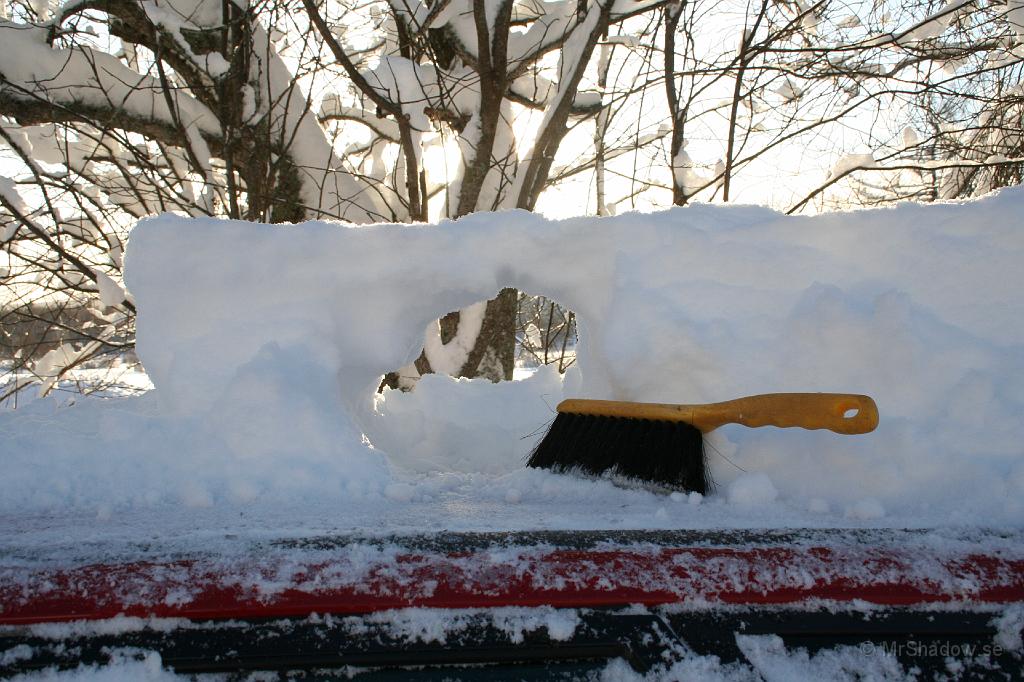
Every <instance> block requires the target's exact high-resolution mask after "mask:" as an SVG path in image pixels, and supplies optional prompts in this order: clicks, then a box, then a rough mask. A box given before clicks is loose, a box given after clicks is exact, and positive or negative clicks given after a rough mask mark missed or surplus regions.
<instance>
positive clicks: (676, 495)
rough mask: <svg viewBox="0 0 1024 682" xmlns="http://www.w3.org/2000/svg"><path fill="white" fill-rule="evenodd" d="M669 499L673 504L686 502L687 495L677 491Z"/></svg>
mask: <svg viewBox="0 0 1024 682" xmlns="http://www.w3.org/2000/svg"><path fill="white" fill-rule="evenodd" d="M668 498H669V499H670V500H672V501H673V502H683V501H684V500H686V495H685V494H684V493H681V492H679V491H676V492H674V493H672V494H671V495H669V496H668Z"/></svg>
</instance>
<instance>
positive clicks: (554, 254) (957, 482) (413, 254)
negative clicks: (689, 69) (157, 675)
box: [0, 189, 1024, 542]
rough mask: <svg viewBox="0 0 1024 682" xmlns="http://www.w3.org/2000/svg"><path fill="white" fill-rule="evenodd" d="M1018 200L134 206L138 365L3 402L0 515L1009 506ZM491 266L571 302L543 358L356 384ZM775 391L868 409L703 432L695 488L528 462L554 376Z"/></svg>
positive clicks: (1019, 489) (587, 391)
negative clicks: (130, 393) (630, 209)
mask: <svg viewBox="0 0 1024 682" xmlns="http://www.w3.org/2000/svg"><path fill="white" fill-rule="evenodd" d="M1022 215H1024V191H1022V190H1019V189H1011V190H1006V191H1003V192H1002V193H1000V194H998V195H994V196H990V197H988V198H985V199H983V200H980V201H977V202H974V203H964V204H942V205H932V206H920V205H914V204H903V205H899V206H896V207H893V208H888V209H882V210H872V211H858V212H849V213H836V214H829V215H822V216H817V217H785V216H781V215H779V214H777V213H774V212H772V211H770V210H767V209H762V208H755V207H715V206H704V205H696V206H692V207H688V208H685V209H674V210H671V211H666V212H663V213H654V214H639V213H635V214H627V215H622V216H617V217H610V218H601V219H595V218H579V219H570V220H564V221H550V220H546V219H544V218H543V217H541V216H539V215H534V214H529V213H525V212H518V211H511V212H501V213H488V214H477V215H471V216H468V217H466V218H463V219H461V220H458V221H454V222H444V223H441V224H437V225H417V226H408V225H378V226H372V227H358V228H357V227H349V226H346V225H339V224H327V223H316V222H313V223H306V224H303V225H295V226H267V225H253V224H245V223H241V222H229V221H221V220H213V219H210V220H185V219H180V218H177V217H174V216H163V217H159V218H153V219H149V220H145V221H143V222H142V223H141V224H140V225H139V227H138V228H136V230H135V231H134V233H133V234H132V237H131V241H130V244H129V247H128V255H127V279H126V283H127V286H128V289H129V291H130V295H132V296H133V297H134V299H135V300H136V301H137V303H138V306H139V311H140V312H139V317H138V353H139V355H140V357H141V359H142V362H143V364H144V365H145V367H146V369H147V371H148V373H149V375H150V377H151V379H152V381H153V383H154V384H155V387H156V388H155V389H154V390H153V391H151V392H149V393H147V394H146V395H144V396H141V397H135V398H125V399H116V400H113V399H110V400H79V401H78V404H76V405H75V406H73V407H66V408H65V407H58V402H57V401H56V400H50V399H41V400H37V401H35V402H34V403H31V404H28V405H24V406H22V407H20V408H19V409H17V410H14V411H6V412H4V413H2V414H0V430H2V431H3V432H4V434H5V438H4V444H3V450H4V463H5V475H4V476H3V477H2V478H0V514H2V516H3V518H4V519H5V522H4V524H3V525H4V528H5V531H4V538H5V539H7V540H11V539H12V538H19V541H27V538H28V537H29V536H30V535H32V534H31V533H26V529H29V528H35V529H36V530H37V531H38V530H39V529H40V527H43V528H52V527H53V526H51V525H50V524H47V523H45V522H44V521H42V520H43V519H47V518H50V519H52V518H54V517H60V518H62V519H63V520H62V522H61V523H60V524H58V527H60V528H64V529H67V528H71V527H74V522H71V521H70V519H72V518H77V519H80V520H81V523H83V524H87V523H91V522H94V521H95V520H96V519H99V520H100V521H102V522H103V523H105V524H107V527H108V529H109V532H111V533H124V534H128V535H130V534H131V533H133V532H145V531H143V530H141V529H140V526H139V525H138V524H139V523H140V521H139V519H148V521H147V522H146V523H148V524H150V525H156V526H160V525H161V524H162V523H168V524H171V525H172V526H173V525H174V524H175V523H180V524H181V526H180V527H181V528H185V527H187V526H189V525H190V521H188V519H198V518H203V514H207V516H209V518H215V519H218V521H217V523H218V524H219V523H224V524H226V525H227V526H228V527H230V525H231V521H230V519H231V518H240V517H239V513H240V512H241V513H243V514H244V515H245V517H246V521H245V522H244V523H243V522H242V521H238V522H237V523H238V524H240V525H245V524H248V523H252V524H253V527H260V524H263V525H262V527H263V528H266V527H267V526H268V525H270V526H274V527H278V528H283V527H284V526H285V525H287V527H288V532H291V533H303V532H306V531H310V530H311V529H316V530H317V531H324V530H326V529H329V528H335V529H336V528H348V529H353V528H355V529H360V528H361V529H373V530H375V531H381V532H389V531H394V532H400V531H414V530H429V529H440V528H448V529H453V530H460V529H461V530H509V529H530V528H685V527H700V528H707V527H742V526H747V527H750V526H754V527H763V526H815V527H817V526H830V525H831V526H849V525H855V526H856V525H868V526H872V525H874V526H924V527H934V526H944V525H963V524H979V525H985V526H993V525H995V526H999V525H1003V526H1011V527H1019V526H1020V525H1021V521H1022V520H1024V501H1022V500H1024V458H1022V457H1021V455H1022V452H1021V447H1022V446H1021V443H1022V442H1024V422H1022V417H1021V415H1022V414H1024V409H1022V408H1024V372H1022V369H1024V367H1022V364H1024V354H1022V353H1021V345H1022V343H1024V297H1022V296H1021V294H1020V292H1021V291H1022V285H1024V272H1022V270H1021V268H1020V263H1021V262H1022V256H1024V253H1022V252H1024V237H1022V235H1024V231H1022V228H1024V225H1022V218H1021V216H1022ZM199 244H202V245H203V246H202V248H197V245H199ZM398 263H400V266H397V265H396V264H398ZM504 286H514V287H518V288H520V289H522V290H525V291H527V292H531V293H536V294H544V295H547V296H549V297H552V298H553V299H554V300H556V301H558V302H560V303H561V304H563V305H565V306H567V307H568V308H570V309H572V310H574V311H575V312H576V313H577V316H578V320H579V331H580V340H579V345H578V348H577V360H578V361H577V363H576V365H575V366H574V367H573V368H572V369H571V370H570V371H569V372H568V373H567V374H566V375H564V376H559V375H558V374H557V373H556V372H555V371H554V370H553V369H546V370H542V371H539V372H537V373H536V374H534V375H533V376H532V377H530V378H528V379H525V380H523V381H517V382H507V383H501V384H491V383H488V382H486V381H480V380H475V381H468V380H456V379H452V378H448V377H444V376H438V375H434V376H428V377H424V378H423V379H422V380H420V381H419V383H418V385H417V387H416V389H415V390H414V391H412V392H408V393H404V392H399V391H385V392H384V393H383V394H382V395H378V394H376V389H377V387H378V385H379V381H380V376H381V375H382V374H383V373H384V372H386V371H388V370H391V369H394V368H396V367H401V366H403V365H406V364H407V363H409V362H411V361H412V360H413V359H414V358H415V356H416V355H417V354H418V353H419V351H420V348H421V347H422V346H423V342H424V330H425V329H427V328H428V326H429V325H430V324H431V323H432V322H431V321H432V320H435V319H436V318H437V317H438V316H439V315H441V314H443V313H445V312H447V311H449V310H455V309H466V308H468V307H470V306H472V305H473V304H476V303H478V302H479V301H481V300H484V299H486V298H488V297H491V296H493V295H494V294H495V293H496V292H498V291H499V290H500V289H501V288H502V287H504ZM471 310H472V308H471ZM434 332H435V335H436V328H435V329H434ZM428 336H429V334H428ZM463 342H464V340H462V341H459V342H458V343H460V344H462V343H463ZM434 350H435V351H437V352H439V351H440V350H441V349H438V348H435V349H434ZM463 351H464V348H462V346H460V347H459V348H455V349H447V352H448V353H449V354H451V355H452V356H453V357H456V356H459V355H461V354H462V352H463ZM777 391H842V392H854V393H866V394H869V395H872V396H873V397H874V398H875V399H876V401H877V403H878V405H879V409H880V412H881V423H880V426H879V428H878V430H877V431H876V432H874V433H872V434H869V435H864V436H840V435H836V434H833V433H831V432H827V431H814V432H809V431H802V430H798V429H774V428H764V429H745V428H743V427H738V426H729V427H724V428H722V429H719V430H718V431H716V432H714V433H713V434H711V436H710V437H709V439H708V445H709V447H708V456H709V466H710V468H711V471H712V474H713V477H714V479H715V480H716V481H717V490H716V492H715V493H713V494H711V495H710V496H708V497H707V498H706V499H703V500H701V499H696V500H695V499H693V497H692V496H687V495H682V494H680V495H672V496H666V495H663V494H658V493H656V492H652V491H649V490H645V489H642V488H638V489H627V488H622V487H618V486H615V485H613V484H612V482H610V481H608V480H590V479H585V478H579V477H575V476H568V475H558V474H552V473H549V472H546V471H537V470H528V469H526V468H524V464H523V462H524V458H525V456H526V454H527V453H528V452H529V450H530V449H531V448H532V446H533V444H534V443H535V441H536V439H537V438H539V437H540V435H541V434H542V432H543V429H544V428H545V426H546V425H547V423H548V422H549V421H550V419H551V418H552V416H553V409H554V406H555V405H556V404H557V403H558V402H559V400H560V399H562V398H563V397H564V396H578V397H596V398H613V399H623V400H638V401H660V402H710V401H717V400H725V399H730V398H734V397H738V396H742V395H747V394H753V393H762V392H777ZM129 510H130V511H131V512H132V513H131V520H129V519H127V518H126V517H125V516H124V512H127V511H129ZM204 510H206V511H204ZM200 512H203V514H200ZM175 518H177V519H179V521H173V520H171V519H175ZM161 519H164V521H161ZM253 519H260V520H261V521H259V522H256V521H253ZM90 520H92V521H90ZM119 524H120V525H119ZM115 528H116V529H117V530H114V529H115ZM52 532H54V533H56V532H57V531H52ZM90 532H91V533H97V534H99V535H102V534H103V532H104V531H103V530H102V524H100V526H98V527H97V528H94V529H92V530H90ZM32 537H35V538H36V540H31V541H32V542H35V541H38V542H45V541H46V539H45V538H46V537H47V535H46V532H45V531H44V532H43V533H42V534H41V535H32ZM49 537H50V538H51V539H53V536H49Z"/></svg>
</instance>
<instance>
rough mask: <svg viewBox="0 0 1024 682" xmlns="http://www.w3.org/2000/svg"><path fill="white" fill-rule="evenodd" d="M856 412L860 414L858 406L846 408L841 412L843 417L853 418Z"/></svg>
mask: <svg viewBox="0 0 1024 682" xmlns="http://www.w3.org/2000/svg"><path fill="white" fill-rule="evenodd" d="M858 414H860V408H859V407H851V408H849V409H848V410H846V411H845V412H843V419H853V418H854V417H856V416H857V415H858Z"/></svg>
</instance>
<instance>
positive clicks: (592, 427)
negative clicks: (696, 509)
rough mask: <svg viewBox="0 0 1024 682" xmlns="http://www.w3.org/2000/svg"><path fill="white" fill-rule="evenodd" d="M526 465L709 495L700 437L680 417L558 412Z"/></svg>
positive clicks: (702, 437)
mask: <svg viewBox="0 0 1024 682" xmlns="http://www.w3.org/2000/svg"><path fill="white" fill-rule="evenodd" d="M526 465H527V466H530V467H535V468H539V469H551V470H552V471H560V472H572V471H582V472H585V473H588V474H593V475H595V476H603V475H612V476H622V477H624V478H628V479H634V480H637V481H643V482H645V483H653V484H656V485H659V486H665V487H668V488H673V489H677V490H685V491H687V492H698V493H700V494H702V495H705V494H707V492H708V488H709V487H710V481H709V479H708V474H707V467H706V464H705V460H704V436H703V434H702V433H701V432H700V429H697V428H696V427H693V426H691V425H689V424H686V423H684V422H674V421H661V420H653V419H625V418H621V417H597V416H592V415H580V414H572V413H559V415H558V416H557V417H555V420H554V422H552V424H551V428H550V429H549V430H548V432H547V434H546V435H545V436H544V438H542V439H541V441H540V442H539V443H537V446H536V447H535V448H534V449H533V452H531V453H530V457H529V459H528V460H527V462H526Z"/></svg>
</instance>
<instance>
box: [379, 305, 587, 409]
mask: <svg viewBox="0 0 1024 682" xmlns="http://www.w3.org/2000/svg"><path fill="white" fill-rule="evenodd" d="M576 340H577V335H576V315H575V314H574V313H573V312H572V311H571V310H569V309H568V308H567V307H565V306H563V305H561V304H560V303H558V302H557V301H554V300H552V299H550V298H548V297H546V296H538V295H534V294H530V293H528V292H522V291H517V290H515V289H511V288H507V289H502V290H501V291H500V292H498V295H497V296H495V297H494V298H492V299H490V300H489V301H478V302H476V303H474V304H473V305H470V306H467V307H465V308H463V309H461V310H458V311H453V312H450V313H448V314H447V315H445V316H444V317H442V318H440V319H438V320H435V321H433V322H431V323H430V324H428V325H427V328H426V330H425V332H424V340H423V350H422V352H421V353H420V355H419V357H418V358H416V360H415V361H413V362H411V363H409V364H408V365H406V366H405V367H401V368H399V369H397V370H395V371H392V372H388V373H387V374H386V375H385V376H384V379H383V381H382V382H381V384H380V390H383V389H384V387H386V386H387V387H390V388H400V389H402V390H411V389H412V388H413V387H414V386H415V384H416V382H417V381H418V380H419V378H420V377H421V376H422V375H423V374H427V373H437V374H448V375H450V376H457V377H468V378H478V377H479V378H486V379H490V380H491V381H495V382H497V381H506V380H509V379H525V378H527V377H529V376H531V375H532V374H533V373H534V372H536V371H537V369H538V368H540V367H541V366H544V365H555V366H556V367H557V368H558V371H559V372H565V370H567V369H568V368H569V367H570V366H572V365H573V363H575V361H576Z"/></svg>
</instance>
